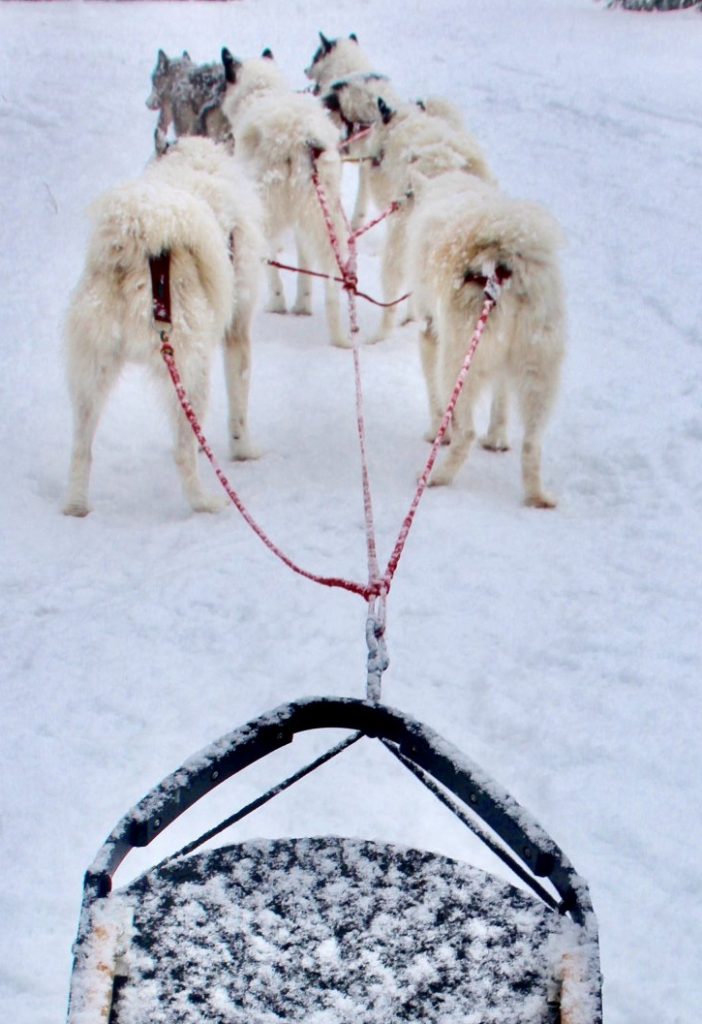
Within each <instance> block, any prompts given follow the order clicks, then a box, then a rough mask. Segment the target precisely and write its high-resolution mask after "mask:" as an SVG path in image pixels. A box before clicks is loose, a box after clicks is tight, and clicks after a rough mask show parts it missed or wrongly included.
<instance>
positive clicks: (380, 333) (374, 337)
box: [368, 327, 392, 345]
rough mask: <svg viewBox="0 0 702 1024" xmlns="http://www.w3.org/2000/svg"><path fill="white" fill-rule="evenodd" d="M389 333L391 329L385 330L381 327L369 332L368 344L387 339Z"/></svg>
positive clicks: (375, 343)
mask: <svg viewBox="0 0 702 1024" xmlns="http://www.w3.org/2000/svg"><path fill="white" fill-rule="evenodd" d="M391 334H392V331H386V330H385V329H384V328H383V327H381V328H380V329H379V330H377V331H376V332H375V334H371V336H370V338H369V339H368V344H369V345H377V344H378V343H379V342H381V341H387V340H388V338H389V337H390V335H391Z"/></svg>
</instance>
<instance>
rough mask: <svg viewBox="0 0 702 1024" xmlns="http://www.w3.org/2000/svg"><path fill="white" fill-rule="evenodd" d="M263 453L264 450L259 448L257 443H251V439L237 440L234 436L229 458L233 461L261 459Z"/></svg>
mask: <svg viewBox="0 0 702 1024" xmlns="http://www.w3.org/2000/svg"><path fill="white" fill-rule="evenodd" d="M262 455H263V452H262V450H261V449H260V448H257V447H256V445H255V444H251V443H250V442H249V441H246V442H242V441H237V440H235V439H234V438H232V441H231V444H230V446H229V458H230V459H231V460H232V462H249V461H253V460H255V459H260V458H261V456H262Z"/></svg>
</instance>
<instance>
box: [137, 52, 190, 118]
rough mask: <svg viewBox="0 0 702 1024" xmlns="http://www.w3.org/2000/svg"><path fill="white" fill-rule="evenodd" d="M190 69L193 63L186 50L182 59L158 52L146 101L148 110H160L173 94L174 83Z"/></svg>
mask: <svg viewBox="0 0 702 1024" xmlns="http://www.w3.org/2000/svg"><path fill="white" fill-rule="evenodd" d="M192 67H193V62H192V60H191V58H190V54H189V53H188V51H187V50H183V56H182V57H169V56H168V55H167V54H165V53H164V52H163V50H159V51H158V56H157V57H156V66H155V67H154V70H153V71H152V73H151V94H150V95H149V97H148V98H147V100H146V106H147V107H148V108H149V110H160V109H161V106H162V104H163V103H164V102H167V101H168V100H169V99H170V97H171V95H172V94H173V90H174V87H175V84H176V82H177V81H178V80H179V79H180V78H183V77H184V76H185V75H186V74H187V73H188V71H189V69H190V68H192Z"/></svg>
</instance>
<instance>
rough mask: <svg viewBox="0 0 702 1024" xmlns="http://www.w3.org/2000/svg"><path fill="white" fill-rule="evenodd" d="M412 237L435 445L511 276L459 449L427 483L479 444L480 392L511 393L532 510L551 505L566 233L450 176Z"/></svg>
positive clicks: (429, 196) (439, 480) (499, 422)
mask: <svg viewBox="0 0 702 1024" xmlns="http://www.w3.org/2000/svg"><path fill="white" fill-rule="evenodd" d="M415 202H416V210H415V212H414V214H413V217H412V220H411V223H410V225H409V231H408V249H409V252H408V265H409V278H410V284H411V287H412V290H413V294H414V297H415V303H416V306H415V309H416V312H417V315H418V316H419V317H420V318H422V319H425V321H426V326H425V327H424V329H423V331H422V333H421V337H420V347H421V355H422V366H423V370H424V375H425V379H426V386H427V394H428V399H429V413H430V419H431V427H430V430H429V434H428V437H429V438H431V439H433V438H434V437H435V436H436V433H437V431H438V428H439V424H440V422H441V419H442V417H443V415H444V410H445V408H446V405H447V404H448V400H449V397H450V395H451V392H452V391H453V387H454V384H455V382H456V378H457V376H458V373H459V370H460V368H461V365H462V362H463V359H464V357H465V355H466V352H467V350H468V346H469V342H470V340H471V336H472V333H473V331H474V329H475V325H476V323H477V320H478V317H479V315H480V312H481V310H482V308H483V303H484V298H485V296H484V288H485V283H486V278H487V277H489V276H490V274H491V273H492V272H494V270H495V268H499V269H500V271H501V272H502V273H503V274H504V275H505V276H507V277H508V280H507V283H506V284H505V286H504V287H503V289H502V293H501V295H500V297H499V299H498V302H497V305H496V306H495V308H494V310H493V311H492V313H491V314H490V318H489V320H488V324H487V328H486V330H485V333H484V335H483V338H482V340H481V342H480V345H479V347H478V349H477V352H476V354H475V357H474V360H473V364H472V366H471V369H470V371H469V373H468V376H467V378H466V382H465V385H464V388H463V391H462V393H461V397H460V398H459V400H458V403H457V405H456V409H455V412H454V415H453V421H452V431H451V444H450V446H449V447H448V449H446V450H445V452H444V454H443V456H442V459H441V461H440V463H439V464H438V466H437V467H436V468H435V470H434V473H433V475H432V477H431V479H430V483H431V484H434V485H439V484H449V483H451V482H452V480H453V479H454V477H455V476H456V473H457V472H458V470H459V469H460V468H461V466H462V465H463V463H464V462H465V460H466V458H467V457H468V453H469V451H470V447H471V445H472V443H473V440H474V438H475V427H474V424H473V411H474V406H475V402H476V399H477V398H478V396H479V394H480V393H481V391H482V390H483V389H484V388H485V387H486V386H487V385H491V386H492V387H493V388H497V389H500V388H502V389H503V390H502V395H503V397H504V396H506V393H507V392H506V391H505V390H504V386H505V385H506V386H507V387H508V388H509V390H510V391H511V392H512V393H513V394H514V395H515V397H516V400H517V405H518V408H519V411H520V413H521V419H522V423H523V427H524V438H523V443H522V454H521V463H522V480H523V486H524V499H525V503H526V504H527V505H531V506H534V507H537V508H553V507H554V506H555V501H554V500H553V499H552V498H551V497H549V495H548V494H547V493H546V492H545V491H544V490H543V487H542V484H541V439H542V434H543V431H544V428H545V426H546V423H547V420H548V417H549V414H550V412H551V408H552V406H553V403H554V400H555V397H556V392H557V389H558V382H559V376H560V367H561V362H562V359H563V354H564V347H565V313H564V302H563V292H562V285H561V277H560V272H559V267H558V262H557V249H558V246H559V244H560V232H559V229H558V226H557V225H556V224H555V222H554V221H553V220H552V219H551V217H550V216H549V215H548V214H547V213H546V211H544V210H542V209H540V208H539V207H537V206H535V205H533V204H531V203H526V202H521V201H517V200H514V199H511V198H507V197H506V196H504V195H503V194H502V193H501V192H500V191H499V190H498V189H497V188H495V187H493V186H491V185H488V184H486V183H484V182H481V181H480V180H478V179H477V178H472V179H471V178H470V176H468V175H465V174H461V173H460V172H453V173H448V174H445V175H442V176H441V177H438V178H435V179H434V180H430V181H426V182H425V183H424V184H423V186H422V187H421V189H420V190H419V191H418V193H417V197H416V200H415ZM506 404H507V403H506V397H505V398H504V401H502V402H499V403H494V404H493V409H492V413H491V422H490V426H489V429H488V435H487V439H486V444H487V446H489V447H492V448H500V447H506V426H507V424H506V416H507V409H506Z"/></svg>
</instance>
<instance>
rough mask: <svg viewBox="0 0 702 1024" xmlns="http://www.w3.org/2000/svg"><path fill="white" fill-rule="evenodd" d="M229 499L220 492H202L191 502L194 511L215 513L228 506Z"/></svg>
mask: <svg viewBox="0 0 702 1024" xmlns="http://www.w3.org/2000/svg"><path fill="white" fill-rule="evenodd" d="M226 504H227V499H226V498H220V496H219V495H218V494H201V495H200V496H199V497H198V498H196V499H195V500H194V501H193V502H191V506H192V510H193V512H209V513H212V514H213V515H214V514H215V513H217V512H221V511H222V509H223V508H225V507H226Z"/></svg>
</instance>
